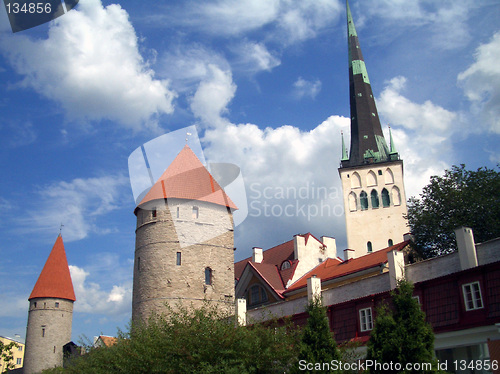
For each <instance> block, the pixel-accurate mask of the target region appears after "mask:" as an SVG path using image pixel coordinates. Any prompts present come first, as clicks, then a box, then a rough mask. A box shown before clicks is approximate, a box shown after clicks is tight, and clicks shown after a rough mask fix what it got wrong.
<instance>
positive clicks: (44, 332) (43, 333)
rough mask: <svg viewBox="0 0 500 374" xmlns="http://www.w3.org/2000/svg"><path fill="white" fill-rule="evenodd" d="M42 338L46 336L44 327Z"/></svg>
mask: <svg viewBox="0 0 500 374" xmlns="http://www.w3.org/2000/svg"><path fill="white" fill-rule="evenodd" d="M42 338H45V328H43V327H42Z"/></svg>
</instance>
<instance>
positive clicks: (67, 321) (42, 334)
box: [24, 235, 76, 374]
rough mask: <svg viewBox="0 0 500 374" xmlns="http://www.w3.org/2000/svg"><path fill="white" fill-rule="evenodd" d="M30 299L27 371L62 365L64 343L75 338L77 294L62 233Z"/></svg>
mask: <svg viewBox="0 0 500 374" xmlns="http://www.w3.org/2000/svg"><path fill="white" fill-rule="evenodd" d="M28 300H29V302H30V308H29V314H28V327H27V329H26V353H25V355H24V373H25V374H31V373H38V372H41V371H42V370H44V369H48V368H53V367H56V366H62V364H63V346H64V345H65V344H66V343H68V342H69V341H70V340H71V324H72V321H73V303H74V302H75V300H76V298H75V292H74V290H73V283H72V282H71V275H70V273H69V267H68V260H67V259H66V252H65V251H64V244H63V240H62V237H61V235H59V236H58V237H57V240H56V242H55V244H54V247H53V248H52V251H51V252H50V255H49V258H48V259H47V262H46V263H45V266H44V267H43V270H42V272H41V273H40V276H39V277H38V280H37V281H36V283H35V287H34V288H33V291H32V292H31V295H30V297H29V299H28Z"/></svg>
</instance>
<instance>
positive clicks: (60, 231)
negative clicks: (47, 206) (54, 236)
mask: <svg viewBox="0 0 500 374" xmlns="http://www.w3.org/2000/svg"><path fill="white" fill-rule="evenodd" d="M63 227H64V225H63V224H62V223H61V226H59V236H61V233H62V228H63Z"/></svg>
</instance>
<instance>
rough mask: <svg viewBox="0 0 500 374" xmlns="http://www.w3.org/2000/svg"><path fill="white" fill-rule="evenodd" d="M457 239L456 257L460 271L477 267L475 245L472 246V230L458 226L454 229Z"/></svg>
mask: <svg viewBox="0 0 500 374" xmlns="http://www.w3.org/2000/svg"><path fill="white" fill-rule="evenodd" d="M455 236H456V238H457V247H458V256H459V257H460V267H461V268H462V270H465V269H470V268H473V267H476V266H477V254H476V245H475V244H474V234H473V232H472V229H471V228H469V227H465V226H460V227H457V228H456V229H455Z"/></svg>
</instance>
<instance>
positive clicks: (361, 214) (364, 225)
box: [338, 1, 408, 257]
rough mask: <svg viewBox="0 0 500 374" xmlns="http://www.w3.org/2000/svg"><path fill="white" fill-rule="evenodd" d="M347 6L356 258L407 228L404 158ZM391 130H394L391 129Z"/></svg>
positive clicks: (347, 186)
mask: <svg viewBox="0 0 500 374" xmlns="http://www.w3.org/2000/svg"><path fill="white" fill-rule="evenodd" d="M346 5H347V36H348V46H349V96H350V107H351V145H350V151H349V154H348V153H347V149H346V148H345V145H344V139H343V136H342V159H341V165H340V168H339V169H338V170H339V174H340V179H341V181H342V190H343V197H344V209H345V219H346V230H347V244H348V247H349V249H352V250H354V254H355V256H356V257H359V256H362V255H364V254H367V253H370V252H373V251H376V250H379V249H383V248H386V247H388V246H390V245H392V244H396V243H398V242H400V241H402V240H403V235H404V234H405V233H406V232H407V231H408V229H407V226H406V219H405V218H404V217H403V215H404V214H406V213H407V209H406V196H405V189H404V183H403V161H402V160H401V159H400V158H399V154H398V152H397V151H396V149H395V146H394V142H393V140H392V135H390V147H388V146H387V143H386V140H385V138H384V134H383V132H382V128H381V126H380V119H379V116H378V112H377V107H376V105H375V98H374V97H373V92H372V88H371V85H370V79H369V78H368V72H367V70H366V65H365V61H364V58H363V54H362V53H361V47H360V44H359V40H358V35H357V33H356V28H355V27H354V22H353V19H352V15H351V10H350V8H349V3H348V1H346ZM389 132H390V129H389Z"/></svg>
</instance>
